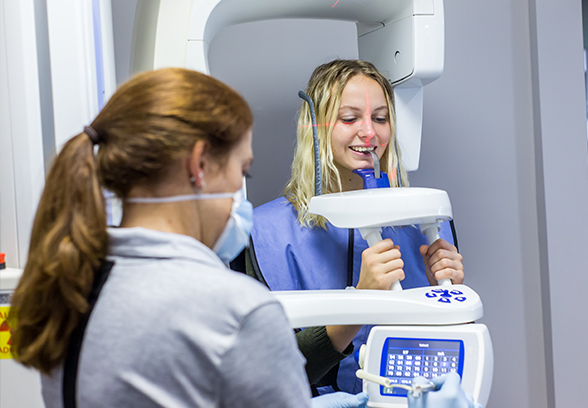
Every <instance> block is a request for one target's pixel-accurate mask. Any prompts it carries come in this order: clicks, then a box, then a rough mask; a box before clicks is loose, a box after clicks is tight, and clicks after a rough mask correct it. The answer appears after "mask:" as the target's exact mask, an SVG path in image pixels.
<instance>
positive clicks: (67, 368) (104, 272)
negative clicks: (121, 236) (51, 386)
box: [63, 261, 114, 408]
mask: <svg viewBox="0 0 588 408" xmlns="http://www.w3.org/2000/svg"><path fill="white" fill-rule="evenodd" d="M113 266H114V262H110V261H105V262H103V263H102V265H101V266H100V268H99V269H98V270H97V271H96V273H95V274H94V282H93V284H92V290H91V291H90V295H89V296H88V311H87V312H86V313H85V314H84V315H83V316H82V318H81V320H80V323H79V324H78V326H77V327H76V328H75V330H74V331H73V332H72V334H71V337H70V339H69V346H68V347H67V355H66V356H65V362H64V364H63V406H64V408H76V380H77V376H78V363H79V360H80V351H81V350H82V341H83V340H84V332H85V331H86V326H87V325H88V320H89V319H90V314H91V313H92V310H94V305H95V304H96V301H97V300H98V296H99V295H100V291H101V290H102V287H103V286H104V283H105V282H106V280H107V279H108V275H109V274H110V270H111V269H112V267H113Z"/></svg>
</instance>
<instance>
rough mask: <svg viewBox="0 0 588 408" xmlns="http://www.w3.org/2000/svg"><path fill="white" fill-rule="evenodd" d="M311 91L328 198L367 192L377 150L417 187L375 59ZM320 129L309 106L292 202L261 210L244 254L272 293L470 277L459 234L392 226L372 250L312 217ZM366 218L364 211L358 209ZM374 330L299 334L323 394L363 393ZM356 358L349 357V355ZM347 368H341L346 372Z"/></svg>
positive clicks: (327, 68)
mask: <svg viewBox="0 0 588 408" xmlns="http://www.w3.org/2000/svg"><path fill="white" fill-rule="evenodd" d="M306 94H307V95H309V96H310V98H311V99H312V101H313V102H314V107H315V109H316V122H317V126H316V128H317V131H318V136H319V144H320V149H319V150H320V159H321V172H322V192H323V194H328V193H335V192H342V191H352V190H358V189H362V188H363V184H362V179H361V177H360V176H358V175H357V174H355V173H353V170H356V169H366V168H373V167H374V162H373V160H372V156H371V153H370V151H372V152H374V153H375V154H376V155H377V157H378V158H379V162H380V167H381V170H382V171H384V172H386V173H387V174H388V177H389V179H390V185H391V186H393V187H398V186H405V187H406V186H408V180H407V175H406V172H405V170H404V168H403V165H402V161H401V152H400V149H399V146H398V143H397V140H396V121H395V113H394V94H393V90H392V87H391V86H390V83H389V82H388V80H387V79H386V78H385V77H384V76H383V75H381V74H380V73H379V72H378V71H377V69H376V68H375V67H374V66H373V65H372V64H371V63H369V62H365V61H359V60H335V61H332V62H330V63H327V64H324V65H321V66H319V67H318V68H316V69H315V71H314V72H313V74H312V76H311V78H310V81H309V83H308V87H307V89H306ZM314 168H315V166H314V154H313V124H312V121H311V113H310V110H309V107H308V105H307V103H306V102H303V104H302V108H301V112H300V116H299V120H298V131H297V145H296V150H295V154H294V160H293V162H292V174H291V178H290V181H289V182H288V184H287V186H286V188H285V191H284V197H281V198H278V199H276V200H274V201H271V202H269V203H266V204H264V205H262V206H260V207H258V208H256V209H255V211H254V228H253V231H252V235H251V245H250V247H249V249H248V250H246V251H245V269H246V271H247V274H249V275H250V276H253V277H255V278H256V279H258V280H260V281H262V282H264V283H265V284H266V285H267V286H268V287H269V288H270V289H271V290H305V289H343V288H345V287H347V286H355V287H356V288H357V289H382V290H388V289H390V287H391V285H392V284H393V283H394V282H396V281H398V280H402V281H403V282H402V286H403V287H404V288H414V287H420V286H428V285H436V284H437V280H440V279H446V278H449V279H451V280H452V281H453V283H462V282H463V279H464V271H463V263H462V256H461V255H460V254H459V253H458V251H457V249H456V247H455V246H454V245H453V244H451V243H450V242H453V238H452V234H451V231H450V228H449V227H448V226H447V225H443V227H442V230H441V237H443V238H445V239H439V240H437V241H436V242H435V243H434V244H433V245H431V246H430V247H429V246H427V245H426V238H425V236H424V235H422V234H421V232H420V230H419V229H418V227H416V226H409V227H396V228H385V229H384V231H383V233H382V236H383V238H384V240H383V241H381V242H379V243H378V244H376V245H374V246H372V247H370V248H368V247H367V243H366V242H365V241H364V240H363V239H362V238H361V236H360V235H359V233H358V232H357V231H354V230H353V229H351V230H345V229H339V228H335V227H333V226H332V225H331V224H329V223H328V222H327V221H326V219H325V218H323V217H321V216H317V215H313V214H310V213H309V212H308V206H309V202H310V199H311V198H312V197H313V196H314V193H315V178H314ZM357 211H362V209H361V208H358V209H357ZM369 330H370V327H367V326H366V327H363V328H362V327H361V326H328V327H315V328H309V329H306V330H303V331H301V332H299V333H297V340H298V344H299V347H300V349H301V351H302V353H303V354H304V356H305V357H306V359H307V366H306V370H307V374H308V377H309V380H310V382H311V384H313V385H315V386H317V389H315V390H314V393H315V394H316V393H324V392H332V391H333V390H337V389H341V390H343V391H346V392H350V393H358V392H359V391H361V381H360V380H358V379H357V378H356V377H355V371H356V370H357V369H358V366H357V363H356V362H355V359H354V358H353V357H348V356H349V355H350V354H351V353H352V351H353V349H354V344H355V348H358V347H359V345H361V344H363V343H365V342H366V340H367V336H368V334H369ZM346 357H347V358H346ZM339 362H341V363H340V367H339V368H338V367H337V365H338V363H339Z"/></svg>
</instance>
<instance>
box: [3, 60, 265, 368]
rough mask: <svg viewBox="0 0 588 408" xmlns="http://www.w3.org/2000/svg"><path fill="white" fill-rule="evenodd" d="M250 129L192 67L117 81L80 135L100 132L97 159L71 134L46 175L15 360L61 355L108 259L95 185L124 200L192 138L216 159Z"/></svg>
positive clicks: (20, 296) (17, 305)
mask: <svg viewBox="0 0 588 408" xmlns="http://www.w3.org/2000/svg"><path fill="white" fill-rule="evenodd" d="M252 124H253V117H252V114H251V111H250V109H249V106H248V105H247V103H246V102H245V100H244V99H243V98H242V97H241V96H239V95H238V94H237V93H236V92H235V91H233V90H232V89H231V88H229V87H228V86H226V85H224V84H223V83H222V82H220V81H218V80H216V79H214V78H212V77H209V76H207V75H204V74H201V73H198V72H195V71H189V70H186V69H178V68H169V69H163V70H159V71H150V72H146V73H143V74H140V75H138V76H136V77H135V78H133V79H132V80H130V81H129V82H127V83H126V84H124V85H123V86H122V87H121V88H120V89H119V90H118V91H117V92H116V93H115V94H114V95H113V96H112V98H111V99H110V101H109V102H108V103H107V105H106V106H105V107H104V109H103V110H102V111H101V112H100V114H99V115H98V116H97V117H96V119H95V120H94V121H93V122H92V124H91V127H92V128H93V129H94V131H95V132H94V131H91V132H90V130H88V131H89V132H90V133H96V134H97V135H99V138H100V139H99V140H100V142H99V151H98V155H97V156H96V157H95V156H94V153H93V151H94V146H93V144H92V142H91V140H90V137H89V136H91V137H94V135H90V134H86V133H80V134H78V135H77V136H74V137H73V138H72V139H70V140H69V141H68V142H67V143H66V144H65V146H64V147H63V149H62V151H61V152H60V154H59V155H58V156H57V157H56V158H55V160H54V162H53V164H52V167H51V170H50V172H49V174H48V177H47V180H46V184H45V189H44V191H43V194H42V197H41V200H40V202H39V207H38V209H37V213H36V216H35V220H34V224H33V230H32V234H31V243H30V248H29V253H28V260H27V264H26V267H25V270H24V273H23V276H22V278H21V280H20V282H19V284H18V287H17V288H16V291H15V293H14V296H13V300H12V308H11V312H10V317H9V318H10V319H11V321H13V322H15V326H13V327H15V329H14V332H13V338H12V339H13V340H12V341H13V343H12V344H13V346H12V352H13V354H14V356H15V359H16V360H18V361H19V362H20V363H22V364H24V365H25V366H30V367H35V368H37V369H39V370H40V371H41V372H43V373H49V372H50V370H51V369H53V368H54V367H55V366H56V365H58V364H59V363H60V362H61V361H62V360H63V359H64V358H65V354H66V351H67V346H68V343H69V338H70V335H71V333H72V331H73V330H74V328H75V327H76V326H77V325H78V323H79V321H80V318H81V317H82V316H83V314H84V313H85V312H86V310H87V308H88V303H87V301H86V299H87V296H88V294H89V292H90V290H91V287H92V282H93V279H94V272H95V271H96V270H97V268H98V267H99V265H100V264H101V262H102V261H103V260H104V258H105V257H106V253H107V233H106V212H105V204H104V196H103V193H102V188H103V187H104V188H106V189H108V190H110V191H112V192H114V193H115V194H116V195H118V196H119V197H121V198H125V197H127V196H128V194H129V192H130V190H131V189H132V188H133V187H135V186H137V185H140V184H142V185H148V186H150V185H154V184H155V183H158V182H160V181H161V180H162V178H163V177H164V176H165V175H166V173H167V172H168V171H169V169H170V168H171V167H172V165H173V164H174V163H175V162H176V161H177V159H179V158H180V157H181V156H182V155H184V154H185V153H186V152H189V151H190V150H191V149H192V148H193V147H194V145H195V143H196V142H197V141H199V140H205V141H206V142H207V149H208V150H207V151H208V152H209V154H211V155H212V156H213V157H214V158H215V159H218V161H219V162H221V163H222V162H223V161H224V160H226V159H227V157H228V154H229V152H230V151H231V149H232V148H233V147H234V146H236V145H237V144H238V143H239V142H240V140H241V139H242V137H243V136H244V135H245V134H246V132H247V130H248V129H250V128H251V126H252Z"/></svg>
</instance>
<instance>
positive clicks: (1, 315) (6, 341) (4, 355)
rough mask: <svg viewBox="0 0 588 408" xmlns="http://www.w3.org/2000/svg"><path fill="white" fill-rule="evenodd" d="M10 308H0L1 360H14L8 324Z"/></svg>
mask: <svg viewBox="0 0 588 408" xmlns="http://www.w3.org/2000/svg"><path fill="white" fill-rule="evenodd" d="M9 310H10V307H9V306H0V360H4V359H9V358H12V354H11V353H10V340H11V337H12V336H11V334H10V325H9V324H8V320H6V319H7V318H8V311H9Z"/></svg>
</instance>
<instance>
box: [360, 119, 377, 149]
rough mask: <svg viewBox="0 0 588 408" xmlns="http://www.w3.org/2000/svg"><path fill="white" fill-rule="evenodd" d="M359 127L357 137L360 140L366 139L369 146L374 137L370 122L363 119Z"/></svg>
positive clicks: (374, 133)
mask: <svg viewBox="0 0 588 408" xmlns="http://www.w3.org/2000/svg"><path fill="white" fill-rule="evenodd" d="M359 125H360V127H359V130H358V132H357V135H358V136H359V137H361V138H367V143H368V144H369V140H370V139H371V138H372V137H374V136H375V135H376V132H375V131H374V127H373V125H372V121H371V120H369V118H364V120H362V121H361V123H360V124H359Z"/></svg>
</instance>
